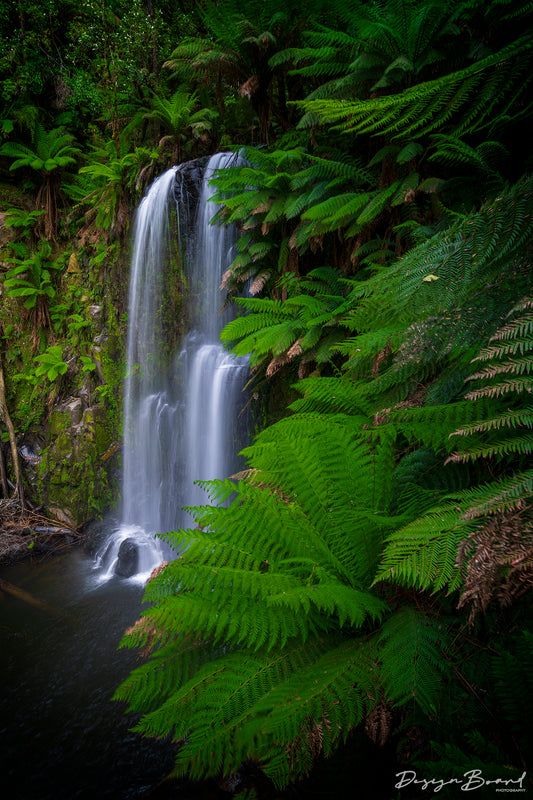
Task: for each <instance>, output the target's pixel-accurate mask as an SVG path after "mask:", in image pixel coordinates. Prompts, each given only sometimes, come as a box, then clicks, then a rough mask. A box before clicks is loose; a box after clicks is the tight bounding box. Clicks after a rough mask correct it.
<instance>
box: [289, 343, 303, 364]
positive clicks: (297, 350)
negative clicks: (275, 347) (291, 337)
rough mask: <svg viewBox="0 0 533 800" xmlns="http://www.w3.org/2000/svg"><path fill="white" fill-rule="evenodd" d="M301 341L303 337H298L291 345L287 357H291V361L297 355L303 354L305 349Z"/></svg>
mask: <svg viewBox="0 0 533 800" xmlns="http://www.w3.org/2000/svg"><path fill="white" fill-rule="evenodd" d="M301 341H302V340H301V338H300V339H297V340H296V341H295V342H294V344H293V345H292V347H290V348H289V350H288V351H287V358H288V359H289V361H292V359H293V358H296V356H301V355H302V353H303V350H302V345H301Z"/></svg>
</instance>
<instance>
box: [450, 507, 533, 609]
mask: <svg viewBox="0 0 533 800" xmlns="http://www.w3.org/2000/svg"><path fill="white" fill-rule="evenodd" d="M457 565H458V567H459V568H460V569H461V570H465V580H464V588H463V592H462V594H461V597H460V599H459V604H458V608H463V607H465V606H470V616H469V623H472V622H473V620H474V619H475V617H476V615H477V614H478V613H479V612H484V611H486V609H487V606H488V604H489V602H490V601H491V600H492V599H493V598H495V599H497V600H498V601H499V602H500V603H501V605H502V606H508V605H511V603H513V602H514V600H516V599H517V598H518V597H520V596H521V595H522V594H524V593H525V592H526V591H528V589H531V588H532V587H533V507H532V506H528V507H527V508H525V509H522V510H519V511H516V510H515V511H513V512H507V513H505V514H499V515H498V516H496V517H494V518H493V519H490V520H488V521H486V522H485V523H484V524H483V525H482V526H480V527H479V528H478V529H477V530H475V531H474V532H473V533H471V534H470V536H469V537H468V538H467V539H466V540H465V541H463V542H462V544H461V546H460V547H459V551H458V554H457Z"/></svg>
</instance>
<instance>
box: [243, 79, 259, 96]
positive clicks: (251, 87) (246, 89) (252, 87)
mask: <svg viewBox="0 0 533 800" xmlns="http://www.w3.org/2000/svg"><path fill="white" fill-rule="evenodd" d="M258 89H259V76H258V75H252V76H251V77H250V78H248V80H247V81H245V82H244V83H243V84H242V85H241V86H239V94H240V96H241V97H248V98H251V97H252V95H253V94H255V93H256V92H257V90H258Z"/></svg>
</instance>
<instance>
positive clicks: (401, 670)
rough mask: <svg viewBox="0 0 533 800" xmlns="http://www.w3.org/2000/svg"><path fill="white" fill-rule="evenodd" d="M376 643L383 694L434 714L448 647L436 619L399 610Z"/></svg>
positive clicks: (389, 620) (441, 626)
mask: <svg viewBox="0 0 533 800" xmlns="http://www.w3.org/2000/svg"><path fill="white" fill-rule="evenodd" d="M379 642H380V655H381V659H382V666H381V676H382V679H383V684H384V688H385V692H386V694H387V695H388V696H389V697H390V698H391V699H392V700H393V701H394V702H395V703H398V704H399V705H405V704H407V703H412V702H415V703H417V705H419V706H420V708H421V709H422V710H423V711H424V712H425V713H426V714H428V715H429V716H435V715H436V714H437V712H438V706H439V698H440V695H441V687H442V680H443V676H444V675H445V674H446V672H447V664H446V660H445V656H446V654H447V652H448V651H449V649H450V645H449V643H448V642H447V639H446V633H445V630H444V629H443V625H442V624H441V622H440V620H438V619H434V618H431V617H429V616H427V615H425V614H422V613H420V612H418V611H416V610H415V609H413V608H405V609H402V610H401V611H397V612H396V613H395V614H393V615H392V616H391V617H390V618H389V619H388V620H387V621H386V622H385V623H384V625H383V628H382V630H381V634H380V637H379Z"/></svg>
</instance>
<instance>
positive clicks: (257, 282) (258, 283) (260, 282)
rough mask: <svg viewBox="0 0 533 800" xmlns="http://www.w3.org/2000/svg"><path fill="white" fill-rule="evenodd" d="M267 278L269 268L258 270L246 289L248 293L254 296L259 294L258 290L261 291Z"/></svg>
mask: <svg viewBox="0 0 533 800" xmlns="http://www.w3.org/2000/svg"><path fill="white" fill-rule="evenodd" d="M269 278H270V270H263V272H260V273H259V275H256V277H255V278H254V280H253V281H252V283H251V284H250V288H249V290H248V291H249V292H250V294H251V295H252V296H255V295H256V294H259V292H262V291H263V289H264V288H265V285H266V283H267V281H268V279H269Z"/></svg>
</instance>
